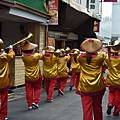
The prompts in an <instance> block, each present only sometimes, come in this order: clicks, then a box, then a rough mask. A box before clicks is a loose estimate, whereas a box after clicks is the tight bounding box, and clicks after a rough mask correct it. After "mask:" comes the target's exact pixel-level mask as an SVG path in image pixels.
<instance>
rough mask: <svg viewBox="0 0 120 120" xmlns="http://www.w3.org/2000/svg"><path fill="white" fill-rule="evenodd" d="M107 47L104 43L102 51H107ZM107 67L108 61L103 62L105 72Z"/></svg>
mask: <svg viewBox="0 0 120 120" xmlns="http://www.w3.org/2000/svg"><path fill="white" fill-rule="evenodd" d="M106 51H107V50H106V48H105V46H104V45H103V47H102V52H105V53H106ZM106 69H107V65H106V63H105V62H104V63H103V73H105V71H106Z"/></svg>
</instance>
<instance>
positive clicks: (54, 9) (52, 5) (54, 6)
mask: <svg viewBox="0 0 120 120" xmlns="http://www.w3.org/2000/svg"><path fill="white" fill-rule="evenodd" d="M48 13H49V15H51V19H50V22H49V25H58V0H49V1H48Z"/></svg>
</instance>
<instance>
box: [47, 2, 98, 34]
mask: <svg viewBox="0 0 120 120" xmlns="http://www.w3.org/2000/svg"><path fill="white" fill-rule="evenodd" d="M58 17H59V18H58V25H50V26H49V30H52V31H59V32H74V33H77V34H79V33H84V34H90V33H92V32H93V25H94V21H100V16H97V15H95V14H94V13H92V12H89V11H88V10H87V8H85V7H83V6H81V5H80V4H78V3H77V2H75V1H73V0H59V13H58Z"/></svg>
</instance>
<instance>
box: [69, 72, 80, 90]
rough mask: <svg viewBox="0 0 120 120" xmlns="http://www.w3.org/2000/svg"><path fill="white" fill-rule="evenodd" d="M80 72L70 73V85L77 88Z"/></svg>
mask: <svg viewBox="0 0 120 120" xmlns="http://www.w3.org/2000/svg"><path fill="white" fill-rule="evenodd" d="M79 79H80V74H78V73H72V77H71V79H70V86H74V85H75V87H76V88H77V87H78V84H79Z"/></svg>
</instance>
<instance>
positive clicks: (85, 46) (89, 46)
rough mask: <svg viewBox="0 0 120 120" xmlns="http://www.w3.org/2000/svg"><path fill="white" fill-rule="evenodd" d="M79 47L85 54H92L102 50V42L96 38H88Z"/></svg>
mask: <svg viewBox="0 0 120 120" xmlns="http://www.w3.org/2000/svg"><path fill="white" fill-rule="evenodd" d="M80 47H81V49H82V50H83V51H85V52H87V53H94V52H97V51H98V50H100V49H101V48H102V42H101V41H100V40H99V39H96V38H88V39H86V40H85V41H83V42H82V43H81V46H80Z"/></svg>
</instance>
